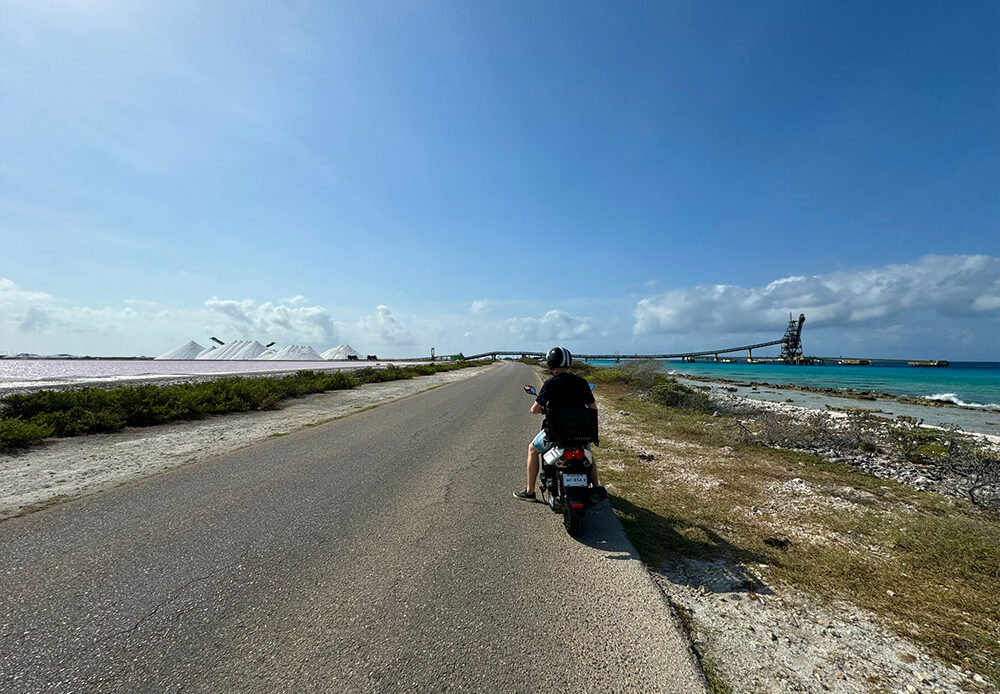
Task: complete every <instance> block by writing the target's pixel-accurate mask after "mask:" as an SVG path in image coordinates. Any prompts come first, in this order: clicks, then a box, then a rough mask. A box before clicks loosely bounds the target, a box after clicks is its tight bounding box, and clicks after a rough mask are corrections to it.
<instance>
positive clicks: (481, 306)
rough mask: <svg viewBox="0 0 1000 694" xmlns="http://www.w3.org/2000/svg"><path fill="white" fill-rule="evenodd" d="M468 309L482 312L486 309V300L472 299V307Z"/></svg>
mask: <svg viewBox="0 0 1000 694" xmlns="http://www.w3.org/2000/svg"><path fill="white" fill-rule="evenodd" d="M469 310H470V311H472V312H473V313H482V312H483V311H485V310H486V302H485V301H473V302H472V307H471V308H470V309H469Z"/></svg>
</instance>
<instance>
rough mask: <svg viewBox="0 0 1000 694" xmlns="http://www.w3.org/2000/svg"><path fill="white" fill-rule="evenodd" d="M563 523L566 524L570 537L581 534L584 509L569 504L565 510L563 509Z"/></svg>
mask: <svg viewBox="0 0 1000 694" xmlns="http://www.w3.org/2000/svg"><path fill="white" fill-rule="evenodd" d="M563 525H565V526H566V532H568V533H569V534H570V537H576V536H577V535H579V534H580V531H581V530H583V511H582V510H579V509H575V508H573V507H572V506H570V505H569V504H567V505H566V509H565V511H563Z"/></svg>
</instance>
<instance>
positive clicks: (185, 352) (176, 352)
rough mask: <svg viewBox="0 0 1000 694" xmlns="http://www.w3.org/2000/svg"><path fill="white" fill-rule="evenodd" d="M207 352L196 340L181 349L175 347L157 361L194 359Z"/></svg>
mask: <svg viewBox="0 0 1000 694" xmlns="http://www.w3.org/2000/svg"><path fill="white" fill-rule="evenodd" d="M204 351H205V348H204V347H202V346H201V345H199V344H198V343H197V342H195V341H194V340H191V341H190V342H187V343H185V344H183V345H181V346H180V347H174V348H173V349H172V350H170V351H169V352H164V353H163V354H161V355H160V356H158V357H154V358H155V359H194V358H195V357H197V356H198V355H199V354H201V353H202V352H204Z"/></svg>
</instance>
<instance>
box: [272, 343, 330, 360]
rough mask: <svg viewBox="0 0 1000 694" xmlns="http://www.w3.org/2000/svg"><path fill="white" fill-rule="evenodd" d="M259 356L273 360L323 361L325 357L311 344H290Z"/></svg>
mask: <svg viewBox="0 0 1000 694" xmlns="http://www.w3.org/2000/svg"><path fill="white" fill-rule="evenodd" d="M257 358H258V359H268V360H271V361H323V357H321V356H320V355H319V353H318V352H317V351H316V350H314V349H313V348H312V347H310V346H309V345H288V346H287V347H282V348H281V349H279V350H278V351H277V352H275V353H274V354H269V355H267V356H266V357H265V356H263V355H262V356H260V357H257Z"/></svg>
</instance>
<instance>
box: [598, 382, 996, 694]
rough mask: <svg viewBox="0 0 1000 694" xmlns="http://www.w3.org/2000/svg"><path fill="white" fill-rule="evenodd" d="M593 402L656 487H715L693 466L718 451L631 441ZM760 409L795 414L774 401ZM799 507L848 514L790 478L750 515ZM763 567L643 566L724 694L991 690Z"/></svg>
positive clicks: (628, 427) (809, 537)
mask: <svg viewBox="0 0 1000 694" xmlns="http://www.w3.org/2000/svg"><path fill="white" fill-rule="evenodd" d="M598 403H599V404H600V405H602V407H601V432H602V437H603V438H607V439H614V440H615V441H616V442H618V443H620V444H622V445H623V446H624V447H625V448H627V449H630V450H633V451H636V452H637V453H638V454H639V455H640V457H642V456H644V455H645V456H648V458H649V460H650V461H659V463H656V462H651V463H650V464H651V465H654V464H657V465H658V468H657V469H659V470H660V472H661V473H662V478H661V479H660V480H657V481H658V482H663V483H664V484H682V485H686V486H689V487H694V488H701V489H704V491H705V493H706V494H710V493H711V490H712V489H713V488H714V487H715V486H717V485H718V484H719V481H718V480H717V479H715V478H713V477H710V476H706V475H703V474H701V473H700V471H699V467H700V464H699V463H700V461H704V460H708V459H710V458H711V459H718V458H719V457H720V456H722V457H726V456H728V455H729V454H730V453H731V450H730V449H728V447H723V448H721V449H703V448H702V447H700V446H697V445H694V444H690V443H685V442H680V441H673V440H670V439H666V438H661V437H653V436H647V435H642V436H640V435H638V434H637V433H636V432H635V430H634V429H633V427H632V424H631V417H630V415H628V413H626V412H616V411H614V410H610V409H609V408H608V407H604V406H603V403H601V397H600V394H598ZM755 404H758V405H759V404H760V403H755ZM766 406H768V407H774V408H781V409H785V410H792V411H794V410H795V408H792V407H790V406H786V405H782V404H778V403H773V404H768V405H766ZM599 462H600V461H599ZM606 465H609V466H610V461H609V463H607V464H606ZM855 496H856V494H855ZM805 503H840V504H843V505H846V506H850V505H851V504H852V503H853V502H852V501H851V500H850V499H849V498H847V496H846V495H845V498H840V497H834V498H828V497H826V496H823V495H821V494H819V493H817V490H813V489H811V488H810V487H809V485H808V483H806V482H805V481H804V480H801V479H798V478H796V479H793V480H790V481H789V482H788V483H786V484H785V485H783V488H780V489H774V490H773V494H772V498H771V502H770V504H771V506H773V508H769V509H763V510H762V509H753V510H754V511H756V512H769V513H770V515H774V516H776V517H780V518H785V517H794V516H795V513H794V511H795V510H796V508H798V507H799V506H801V505H802V504H805ZM780 530H781V532H782V533H783V534H784V535H790V536H793V537H795V538H796V539H797V540H801V541H822V540H823V538H822V537H818V536H817V535H816V534H815V532H813V531H812V530H811V529H808V528H795V527H793V524H790V523H787V522H786V523H784V524H783V525H782V527H781V528H780ZM796 531H800V532H801V533H802V534H801V537H800V536H798V535H796ZM766 569H767V567H766V565H759V566H758V565H752V564H751V565H747V564H743V563H733V562H726V561H699V560H693V559H685V558H681V559H678V560H676V561H673V562H668V563H667V564H665V565H663V566H660V567H658V568H651V573H652V574H653V577H654V579H655V581H656V583H657V585H659V586H660V589H661V590H662V591H663V593H664V595H665V596H666V598H667V600H668V601H669V602H670V603H671V604H672V605H673V606H674V608H675V609H676V610H677V612H678V613H679V614H680V615H681V617H682V620H683V621H684V623H685V625H686V626H687V628H688V632H689V636H690V638H691V639H692V642H693V644H694V647H695V649H696V651H697V652H698V653H699V655H700V657H702V658H703V659H704V660H705V661H706V663H707V664H708V665H709V667H711V668H712V669H714V670H715V671H716V672H717V673H718V674H719V675H720V676H721V677H722V679H723V680H725V682H726V683H727V684H728V685H729V687H730V688H731V691H732V692H733V694H751V693H755V694H756V693H761V692H767V693H771V692H774V693H775V694H778V693H783V692H808V693H810V694H820V693H823V692H835V693H837V694H861V693H867V692H879V693H882V692H885V693H889V692H892V693H897V692H898V693H900V694H909V693H910V692H921V693H924V694H959V693H964V692H995V691H997V690H996V689H995V688H994V687H993V685H992V684H991V683H990V682H988V681H987V680H985V679H984V678H983V677H982V676H980V675H978V674H976V673H973V672H971V671H966V670H962V669H959V668H956V667H955V666H952V665H948V664H946V663H943V662H941V661H940V660H938V659H936V658H935V657H934V656H932V655H931V654H929V653H927V652H926V651H924V650H923V649H921V648H920V647H919V646H917V645H915V644H914V643H912V642H910V641H908V640H906V639H905V638H901V637H899V636H897V635H895V634H893V633H892V632H890V631H888V630H886V629H884V628H882V627H881V626H879V624H878V620H877V618H876V617H875V616H874V615H872V614H870V613H868V612H866V611H864V610H861V609H859V608H857V607H855V606H854V605H851V604H849V603H846V602H844V603H839V604H837V605H834V606H831V607H824V606H823V605H821V604H819V602H818V601H816V600H814V599H813V598H811V597H810V596H809V595H808V594H806V593H803V592H801V591H799V590H796V589H794V588H791V587H789V586H785V585H769V584H768V583H767V581H766V580H765V578H764V575H765V573H766Z"/></svg>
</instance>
